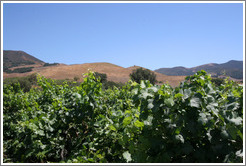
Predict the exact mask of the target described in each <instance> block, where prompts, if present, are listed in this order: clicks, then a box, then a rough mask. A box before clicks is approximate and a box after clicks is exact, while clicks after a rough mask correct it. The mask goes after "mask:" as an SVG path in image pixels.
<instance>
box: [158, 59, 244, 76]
mask: <svg viewBox="0 0 246 166" xmlns="http://www.w3.org/2000/svg"><path fill="white" fill-rule="evenodd" d="M200 70H205V71H207V72H208V73H210V74H211V75H212V76H216V77H221V76H223V75H226V76H230V77H231V78H234V79H243V61H236V60H231V61H228V62H226V63H221V64H217V63H209V64H204V65H200V66H196V67H192V68H185V67H182V66H178V67H173V68H160V69H157V70H155V71H156V72H158V73H161V74H165V75H173V76H184V75H186V76H187V75H193V74H195V73H196V72H197V71H200Z"/></svg>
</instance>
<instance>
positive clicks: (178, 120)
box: [3, 71, 243, 163]
mask: <svg viewBox="0 0 246 166" xmlns="http://www.w3.org/2000/svg"><path fill="white" fill-rule="evenodd" d="M37 79H38V86H37V87H36V88H32V89H31V90H30V91H29V92H23V91H22V89H21V88H20V85H19V84H14V85H4V88H3V129H4V131H3V161H4V162H5V163H7V162H10V163H11V162H14V163H16V162H17V163H18V162H24V163H33V162H35V163H57V162H65V163H71V162H72V163H91V162H92V163H101V162H102V163H126V162H134V163H222V162H227V163H228V162H229V163H242V162H243V86H242V85H239V84H237V83H235V82H233V81H228V80H227V81H225V83H224V84H221V85H220V86H217V85H214V84H213V83H212V82H211V77H210V75H207V73H206V72H205V71H200V72H197V73H196V74H194V75H193V76H189V77H186V80H185V81H184V82H182V83H181V84H180V86H178V87H176V88H172V87H171V86H170V85H168V84H163V85H152V84H151V83H150V82H149V81H142V82H141V83H140V84H138V83H136V82H132V81H129V82H128V83H126V84H125V85H124V86H123V87H122V88H116V87H115V88H112V89H107V90H102V83H100V80H99V79H96V78H95V77H94V74H93V73H92V72H90V73H88V74H86V76H85V78H84V81H83V82H82V83H81V84H80V85H79V86H73V87H70V86H68V84H67V83H64V84H63V85H57V84H56V83H55V82H54V81H49V80H48V79H46V78H44V77H41V76H39V77H38V78H37Z"/></svg>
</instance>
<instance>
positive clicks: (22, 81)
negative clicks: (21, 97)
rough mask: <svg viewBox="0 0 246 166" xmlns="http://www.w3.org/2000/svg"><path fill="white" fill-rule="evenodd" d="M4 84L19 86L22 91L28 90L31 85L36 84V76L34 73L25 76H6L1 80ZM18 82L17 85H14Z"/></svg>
mask: <svg viewBox="0 0 246 166" xmlns="http://www.w3.org/2000/svg"><path fill="white" fill-rule="evenodd" d="M3 83H4V84H6V85H11V86H13V87H14V86H20V89H22V90H23V91H24V92H28V91H30V89H31V87H32V86H34V85H36V83H37V76H36V74H31V75H29V76H27V77H14V78H6V79H4V81H3ZM15 84H19V85H15Z"/></svg>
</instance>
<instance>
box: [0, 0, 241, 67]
mask: <svg viewBox="0 0 246 166" xmlns="http://www.w3.org/2000/svg"><path fill="white" fill-rule="evenodd" d="M3 49H4V50H22V51H25V52H26V53H28V54H30V55H32V56H34V57H36V58H38V59H40V60H42V61H45V62H48V63H54V62H57V63H65V64H82V63H93V62H109V63H113V64H116V65H119V66H122V67H130V66H133V65H137V66H142V67H145V68H148V69H151V70H155V69H159V68H162V67H175V66H184V67H195V66H198V65H202V64H207V63H225V62H227V61H229V60H243V4H242V3H171V4H170V3H157V4H156V3H155V4H154V3H151V4H149V3H145V4H143V3H133V4H129V3H120V4H119V3H110V4H106V3H100V4H85V3H76V4H71V3H70V4H69V3H66V4H64V3H62V4H61V3H60V4H59V3H57V4H53V3H46V4H44V3H43V4H42V3H28V4H26V3H4V5H3Z"/></svg>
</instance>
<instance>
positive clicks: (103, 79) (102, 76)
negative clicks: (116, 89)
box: [94, 72, 107, 83]
mask: <svg viewBox="0 0 246 166" xmlns="http://www.w3.org/2000/svg"><path fill="white" fill-rule="evenodd" d="M94 75H95V78H96V79H100V82H101V83H105V82H107V74H104V73H98V72H95V73H94Z"/></svg>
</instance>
